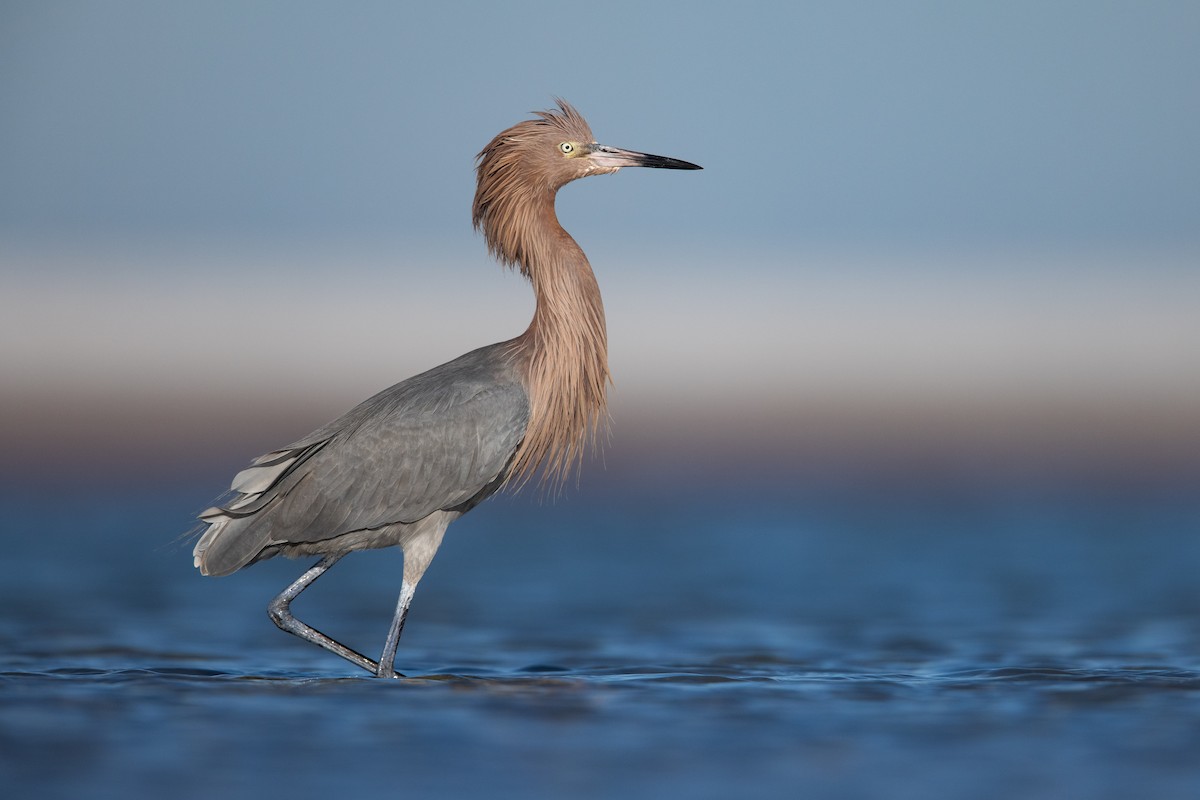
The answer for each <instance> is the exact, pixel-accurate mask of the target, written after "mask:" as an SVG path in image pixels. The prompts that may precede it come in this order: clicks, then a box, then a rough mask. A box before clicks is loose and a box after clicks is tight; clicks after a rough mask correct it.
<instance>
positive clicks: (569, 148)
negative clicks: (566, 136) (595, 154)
mask: <svg viewBox="0 0 1200 800" xmlns="http://www.w3.org/2000/svg"><path fill="white" fill-rule="evenodd" d="M558 149H559V150H562V151H563V155H566V156H569V155H571V153H573V152H575V145H573V144H571V143H570V142H563V143H562V144H560V145H559V146H558Z"/></svg>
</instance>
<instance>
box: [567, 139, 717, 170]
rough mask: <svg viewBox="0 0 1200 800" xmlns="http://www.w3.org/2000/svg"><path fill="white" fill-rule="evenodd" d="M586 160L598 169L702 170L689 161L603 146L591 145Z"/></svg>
mask: <svg viewBox="0 0 1200 800" xmlns="http://www.w3.org/2000/svg"><path fill="white" fill-rule="evenodd" d="M588 159H589V160H590V161H591V162H592V163H593V164H595V165H596V166H598V167H604V168H606V169H620V168H621V167H655V168H657V169H704V167H701V166H700V165H698V164H693V163H691V162H690V161H680V160H679V159H678V158H667V157H666V156H652V155H650V154H649V153H637V152H634V151H633V150H622V149H620V148H619V147H608V146H607V145H603V144H593V145H592V146H591V151H590V152H589V154H588Z"/></svg>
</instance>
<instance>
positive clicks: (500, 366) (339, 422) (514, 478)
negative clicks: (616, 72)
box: [193, 100, 700, 677]
mask: <svg viewBox="0 0 1200 800" xmlns="http://www.w3.org/2000/svg"><path fill="white" fill-rule="evenodd" d="M477 161H478V164H477V168H476V173H477V181H478V182H477V186H476V190H475V203H474V206H473V209H472V220H473V222H474V225H475V228H476V229H477V230H480V231H482V232H483V236H484V239H485V240H486V241H487V246H488V250H490V251H491V253H492V254H493V255H494V256H495V257H496V258H497V259H498V260H499V261H501V262H502V263H503V264H505V265H506V266H509V267H516V268H517V269H519V270H520V271H521V274H522V275H524V276H525V277H526V278H528V279H529V280H530V282H531V283H532V284H533V291H534V295H535V296H536V300H537V307H536V310H535V311H534V314H533V321H532V322H530V323H529V327H528V329H526V331H525V332H524V333H522V334H521V335H520V336H518V337H516V338H515V339H510V340H509V341H506V342H500V343H499V344H493V345H490V346H488V347H482V348H480V349H478V350H474V351H472V352H470V353H467V354H466V355H464V356H461V357H459V358H456V359H455V360H453V361H451V362H449V363H447V364H443V365H441V366H440V367H434V368H433V369H431V370H429V371H428V372H424V373H421V374H420V375H416V376H414V377H412V378H409V379H408V380H406V381H403V382H401V383H398V384H396V385H395V386H392V387H391V388H390V389H385V390H383V391H382V392H380V393H379V394H377V395H375V396H374V397H372V398H370V399H368V400H366V401H365V402H363V403H361V404H359V405H358V406H356V407H355V408H353V409H351V410H350V411H349V412H347V413H346V414H345V415H343V416H342V417H340V418H338V419H336V420H334V421H333V422H331V423H329V424H328V425H326V426H325V427H323V428H320V429H319V430H316V431H314V432H313V433H311V434H309V435H308V436H305V437H304V438H303V439H300V440H299V441H296V442H293V443H292V444H290V445H288V446H287V447H283V448H280V449H278V450H275V451H272V452H270V453H267V454H266V455H263V456H260V457H258V458H256V459H254V461H253V462H252V464H251V466H250V467H248V468H247V469H245V470H242V471H241V472H239V473H238V474H237V475H236V476H234V479H233V484H232V486H231V487H230V496H229V498H228V499H227V501H226V502H225V503H224V504H223V505H220V506H216V507H213V508H210V509H208V510H207V511H204V512H203V513H202V514H201V515H200V519H201V521H202V522H203V523H204V524H206V525H207V526H208V527H207V529H206V530H204V532H203V533H202V535H201V536H200V539H199V541H197V543H196V547H195V550H194V551H193V555H194V557H195V565H196V566H197V567H199V569H200V571H201V572H202V573H203V574H205V575H228V574H229V573H231V572H234V571H236V570H239V569H241V568H242V567H244V566H246V565H247V564H253V563H254V562H256V561H261V560H262V559H264V558H271V557H272V556H276V555H285V556H293V557H294V556H307V555H320V556H322V558H321V560H320V561H318V562H317V563H316V564H315V565H314V566H313V567H311V568H310V569H309V570H308V571H306V572H305V573H304V574H303V575H301V576H300V578H299V579H297V580H296V581H295V583H293V584H291V585H290V586H288V587H287V588H286V589H284V590H283V592H281V593H280V594H279V596H278V597H276V598H275V599H274V600H273V601H271V604H270V606H269V607H268V610H269V613H270V615H271V619H272V620H274V621H275V624H276V625H278V626H279V627H280V628H282V629H283V630H285V631H287V632H288V633H292V634H295V635H296V636H299V637H300V638H302V639H306V640H308V641H310V642H312V643H313V644H317V645H320V646H321V647H324V648H325V649H327V650H330V651H332V652H334V653H337V654H338V655H339V656H341V657H342V658H345V659H347V660H348V661H351V662H353V663H354V664H357V665H358V666H360V667H362V668H363V669H365V670H368V671H369V672H372V673H374V674H375V675H378V676H380V677H395V676H396V673H395V671H394V668H393V665H394V664H395V659H396V645H397V644H398V642H399V640H400V633H401V631H402V630H403V628H404V620H405V617H406V616H407V615H408V607H409V604H410V603H411V602H412V598H413V593H414V592H415V591H416V588H417V583H418V582H419V581H420V580H421V576H422V575H423V574H424V573H425V569H426V568H427V567H428V566H429V563H430V561H432V559H433V556H434V553H435V552H437V549H438V545H440V544H441V542H442V536H443V534H445V532H446V526H447V525H449V524H450V523H451V522H453V521H454V520H456V519H458V518H459V517H460V516H462V515H463V514H465V513H467V512H468V511H470V510H471V509H472V508H474V507H475V506H476V505H478V504H479V503H480V502H482V501H483V500H484V499H486V498H487V497H489V496H490V495H492V494H494V493H495V492H496V491H497V490H498V489H500V488H501V487H502V486H505V485H508V484H520V483H522V482H524V481H526V480H528V479H529V478H530V477H531V476H532V475H533V474H534V473H535V472H537V471H538V470H539V468H540V469H541V470H542V474H543V477H544V479H546V480H549V481H559V480H561V479H562V478H563V477H564V476H565V474H566V473H567V472H568V471H570V470H571V469H572V468H573V467H574V466H575V465H576V464H577V463H578V461H579V459H580V458H581V457H582V454H583V449H584V445H585V444H586V443H587V441H588V440H589V439H594V437H595V433H596V428H597V425H598V424H599V422H600V421H601V419H602V418H603V416H604V413H605V404H606V392H607V389H608V383H609V372H608V344H607V335H606V332H605V323H604V307H603V304H602V302H601V300H600V289H599V287H598V286H597V284H596V278H595V276H594V275H593V274H592V268H591V266H590V265H589V264H588V260H587V257H586V256H585V255H584V254H583V250H581V249H580V247H579V245H578V244H576V242H575V240H574V239H573V238H571V235H570V234H568V233H567V232H566V231H565V230H563V228H562V226H561V225H559V223H558V217H557V215H556V214H555V212H554V199H555V196H556V194H557V192H558V190H559V188H561V187H562V186H563V185H565V184H566V183H568V182H570V181H573V180H575V179H576V178H583V177H586V176H588V175H603V174H607V173H612V172H616V171H617V170H619V169H620V168H621V167H658V168H663V169H700V167H698V166H696V165H695V164H690V163H688V162H686V161H679V160H677V159H674V158H666V157H664V156H653V155H648V154H646V153H636V152H633V151H630V150H620V149H618V148H615V147H607V146H605V145H602V144H597V143H596V142H595V141H593V139H592V132H591V129H590V128H589V127H588V124H587V122H586V121H584V119H583V117H582V116H580V115H579V113H578V112H577V111H576V110H575V109H574V108H572V107H571V106H570V105H568V104H567V103H566V102H563V101H561V100H560V101H559V103H558V108H557V109H555V110H552V111H543V112H537V113H536V118H535V119H530V120H526V121H524V122H520V123H517V124H516V125H514V126H513V127H511V128H509V129H508V130H506V131H504V132H502V133H500V134H499V135H497V136H496V138H494V139H492V141H491V142H489V143H488V145H487V147H485V148H483V151H482V152H480V153H479V155H478V157H477ZM393 546H399V547H400V548H401V549H402V550H403V551H404V574H403V578H402V582H401V588H400V598H399V601H398V602H397V604H396V614H395V616H394V617H393V619H392V624H391V628H390V629H389V630H388V635H387V639H386V640H385V642H384V646H383V654H382V655H381V656H380V658H379V661H378V662H375V661H372V660H371V659H369V658H367V657H366V656H364V655H361V654H360V653H357V652H355V651H354V650H351V649H350V648H349V647H346V646H345V645H343V644H341V643H339V642H336V641H334V640H333V639H331V638H330V637H328V636H326V635H325V634H323V633H321V632H320V631H318V630H316V629H315V628H312V627H310V626H309V625H306V624H305V623H303V622H301V621H300V620H298V619H296V618H295V617H294V616H292V613H291V611H290V608H289V607H290V605H291V602H292V601H293V600H294V599H295V598H296V596H297V595H299V594H300V592H302V591H304V590H305V589H306V588H307V587H308V586H309V585H310V584H312V582H313V581H315V580H316V579H317V578H319V577H320V576H321V575H322V574H324V572H325V571H326V570H328V569H329V568H330V567H331V566H333V565H334V564H335V563H337V561H338V559H340V558H342V557H343V556H344V555H346V554H347V553H349V552H350V551H352V550H366V549H370V548H379V547H393Z"/></svg>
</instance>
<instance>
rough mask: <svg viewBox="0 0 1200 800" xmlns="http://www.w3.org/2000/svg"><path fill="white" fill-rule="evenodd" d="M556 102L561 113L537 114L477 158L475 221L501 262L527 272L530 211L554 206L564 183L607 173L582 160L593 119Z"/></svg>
mask: <svg viewBox="0 0 1200 800" xmlns="http://www.w3.org/2000/svg"><path fill="white" fill-rule="evenodd" d="M556 102H557V103H558V108H557V109H552V110H549V111H535V112H533V113H534V115H535V117H536V118H535V119H527V120H524V121H523V122H518V123H517V124H516V125H513V126H512V127H511V128H509V129H507V130H505V131H502V132H501V133H499V134H497V135H496V137H495V138H494V139H492V140H491V141H490V142H488V144H487V146H486V147H484V148H483V150H481V151H480V152H479V155H478V156H476V161H477V165H476V168H475V171H476V176H477V180H478V182H477V185H476V189H475V203H474V205H473V207H472V209H471V222H472V223H473V224H474V225H475V228H476V230H479V231H481V232H482V233H483V235H484V238H485V239H486V240H487V245H488V250H490V251H491V252H492V254H493V255H494V256H495V257H496V258H497V259H499V260H500V261H501V262H503V263H504V264H506V265H508V266H513V265H521V266H522V271H524V262H525V259H526V256H527V255H528V254H527V253H526V252H524V248H525V244H526V243H525V242H524V241H523V240H522V235H521V234H522V233H523V232H524V227H525V226H526V225H527V224H528V223H529V222H531V220H529V219H527V218H525V214H526V213H527V212H528V210H529V209H531V208H534V207H536V206H537V202H538V201H541V202H544V203H550V204H552V203H553V201H554V194H555V192H557V191H558V189H559V188H560V187H562V186H563V185H564V184H566V183H569V182H570V181H573V180H575V179H576V178H582V177H584V176H585V175H590V174H593V173H595V172H598V171H601V170H598V169H597V168H596V167H595V166H594V165H591V164H589V163H588V160H587V159H586V158H580V157H579V156H584V155H586V154H587V152H588V150H587V147H586V146H587V145H591V144H592V143H593V139H592V129H591V128H590V127H589V126H588V124H587V120H585V119H584V118H583V116H582V115H580V113H579V112H578V111H576V110H575V108H574V107H573V106H572V105H571V104H570V103H568V102H567V101H565V100H562V99H557V101H556ZM531 201H533V202H531Z"/></svg>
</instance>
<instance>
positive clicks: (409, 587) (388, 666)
mask: <svg viewBox="0 0 1200 800" xmlns="http://www.w3.org/2000/svg"><path fill="white" fill-rule="evenodd" d="M416 590H417V587H416V584H412V583H409V582H408V581H407V580H405V581H404V582H403V583H401V584H400V599H399V600H397V601H396V616H394V617H392V626H391V627H390V628H388V635H387V640H386V641H384V643H383V654H382V655H380V656H379V669H378V670H377V671H376V672H375V675H376V676H378V677H380V678H383V677H388V676H393V675H395V674H396V672H395V670H394V669H393V665H394V664H395V663H396V647H397V646H399V644H400V634H401V633H403V632H404V620H405V619H407V618H408V606H409V604H411V603H412V599H413V593H414V592H416Z"/></svg>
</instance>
